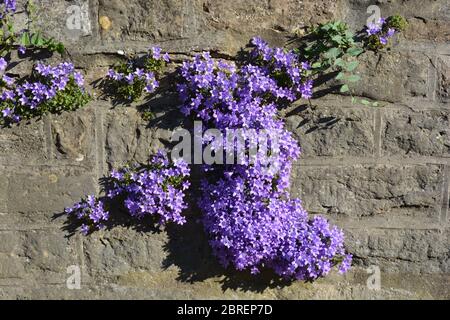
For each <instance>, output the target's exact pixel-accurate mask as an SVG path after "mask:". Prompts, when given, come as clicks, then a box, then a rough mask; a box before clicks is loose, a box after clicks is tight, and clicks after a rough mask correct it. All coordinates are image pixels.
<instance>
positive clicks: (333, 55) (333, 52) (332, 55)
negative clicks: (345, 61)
mask: <svg viewBox="0 0 450 320" xmlns="http://www.w3.org/2000/svg"><path fill="white" fill-rule="evenodd" d="M339 55H341V49H339V48H331V49H329V50H328V51H327V52H325V58H327V59H333V58H336V57H338V56H339Z"/></svg>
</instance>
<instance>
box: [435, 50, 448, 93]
mask: <svg viewBox="0 0 450 320" xmlns="http://www.w3.org/2000/svg"><path fill="white" fill-rule="evenodd" d="M438 65H439V73H438V88H437V90H438V92H437V93H438V95H439V97H440V98H441V100H444V101H449V100H450V57H448V56H440V57H439V59H438Z"/></svg>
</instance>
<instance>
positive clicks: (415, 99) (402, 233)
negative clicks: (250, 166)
mask: <svg viewBox="0 0 450 320" xmlns="http://www.w3.org/2000/svg"><path fill="white" fill-rule="evenodd" d="M19 2H21V3H22V4H23V3H25V2H26V1H19ZM35 3H36V13H35V18H34V19H33V23H34V26H35V28H40V29H42V30H43V31H44V32H45V34H47V35H48V36H53V37H55V38H57V39H58V40H61V41H63V42H64V43H66V45H67V47H68V50H69V52H70V56H66V57H65V59H71V60H72V61H73V62H74V63H75V64H76V66H77V67H79V68H81V69H82V70H83V72H84V73H85V74H86V75H87V79H88V82H89V83H90V84H91V85H90V90H91V92H94V93H95V99H94V101H92V102H91V103H90V104H89V106H87V107H86V108H83V109H81V110H79V111H77V112H72V113H64V114H62V115H49V116H46V117H44V118H43V119H36V120H33V121H30V123H27V124H25V123H24V124H21V125H20V126H16V127H13V128H3V129H1V130H0V170H1V174H0V298H133V299H139V298H162V299H164V298H279V299H285V298H290V299H300V298H344V299H350V298H431V297H434V298H447V299H448V298H449V297H450V293H449V289H448V288H449V285H450V276H449V273H450V258H449V252H450V216H449V179H450V175H449V172H450V170H449V165H450V152H449V150H450V118H449V113H450V104H449V101H450V100H449V99H450V98H449V88H450V86H449V84H450V80H449V79H450V58H449V57H450V4H449V2H448V1H445V0H441V1H431V0H427V1H419V0H410V1H399V0H392V1H377V4H378V5H379V6H380V8H381V12H382V14H383V16H388V15H390V14H395V13H400V14H402V15H404V16H405V17H406V18H407V19H408V20H409V23H410V27H409V29H408V31H407V32H405V34H404V35H402V36H401V37H400V39H399V41H398V43H396V44H395V45H394V46H393V47H392V49H391V50H390V51H388V52H384V53H381V54H374V53H366V54H364V55H363V56H362V64H361V65H360V67H359V69H358V72H359V73H360V74H361V76H362V81H361V82H359V83H358V84H357V85H356V87H355V95H357V96H361V97H368V98H372V99H376V100H379V101H381V102H382V105H383V107H377V108H374V107H367V106H363V105H358V104H354V103H352V102H351V99H350V97H345V96H338V95H327V96H325V97H323V98H320V99H317V100H314V101H313V102H312V106H304V105H302V102H301V101H300V102H298V103H296V104H294V105H293V106H292V107H291V108H289V109H288V110H285V111H284V117H285V119H286V123H287V126H288V128H289V129H290V130H291V131H292V132H293V133H294V135H295V136H296V137H297V138H298V140H299V142H300V145H301V146H302V148H303V155H302V158H301V159H300V160H299V161H298V162H297V163H296V165H295V170H294V173H293V177H292V179H293V186H292V194H293V195H296V196H299V197H301V199H302V200H303V201H304V204H305V206H306V208H307V209H308V211H309V212H310V213H312V214H322V215H325V216H327V217H328V218H329V219H330V220H332V221H333V222H335V223H337V224H338V225H339V226H341V227H342V228H344V230H345V232H346V235H347V245H348V247H349V251H350V252H351V253H353V254H354V256H355V268H353V270H352V272H350V273H349V274H348V275H346V276H340V275H338V274H335V273H333V274H332V275H331V276H330V277H328V278H326V279H321V280H319V281H317V282H316V283H314V284H309V283H308V284H305V283H301V282H296V283H293V284H285V283H278V282H274V281H271V279H272V277H271V275H270V274H263V275H261V276H260V277H256V278H252V277H250V276H248V275H246V274H240V273H237V272H232V271H226V270H223V269H222V268H221V267H220V266H219V265H218V264H217V262H216V261H215V259H214V257H212V256H211V253H210V251H209V248H208V245H207V242H206V239H205V238H204V235H203V233H202V229H201V226H199V225H198V224H196V223H195V215H197V214H198V213H196V212H191V213H189V215H191V216H192V219H190V220H191V222H189V224H188V225H187V226H186V227H185V228H181V229H180V228H177V227H168V228H167V230H163V231H161V232H158V231H156V230H152V229H151V228H148V227H146V226H142V225H133V224H127V223H123V224H119V225H118V226H117V227H115V228H113V229H112V230H107V231H102V232H97V233H95V234H93V235H92V236H90V237H83V236H81V235H80V234H78V233H75V234H73V235H72V234H71V232H70V230H68V229H70V226H68V225H67V221H66V220H65V218H64V216H60V215H59V213H61V212H62V211H63V209H64V207H65V206H67V205H70V204H72V203H73V202H75V201H78V200H79V199H80V198H81V197H82V196H84V195H86V194H89V193H98V192H100V187H99V184H98V179H99V178H101V177H102V176H104V175H105V174H106V173H107V172H108V170H109V169H111V168H112V167H117V166H119V165H121V164H124V163H125V162H127V161H129V160H140V161H143V160H145V159H146V157H147V155H148V154H149V152H152V151H156V150H157V149H159V148H161V147H163V146H164V143H165V141H167V140H168V139H169V138H170V134H171V131H172V130H173V128H176V127H177V126H180V125H182V123H183V119H182V116H181V115H180V114H179V113H178V112H177V110H176V105H177V102H176V99H175V98H174V97H156V98H155V99H153V100H152V101H150V102H148V103H147V106H150V107H151V108H152V110H154V111H155V114H156V119H154V120H152V121H150V122H149V121H144V120H142V118H141V115H140V114H139V112H138V110H139V104H137V105H134V106H128V107H125V106H116V107H113V106H112V104H111V103H110V102H109V101H108V100H107V99H105V98H103V97H102V95H101V91H100V90H99V89H97V88H96V87H95V85H94V83H95V82H96V80H98V79H100V78H101V77H103V76H104V75H105V73H106V71H107V69H108V67H109V66H110V65H111V64H112V63H114V62H115V61H118V59H119V58H120V57H119V55H117V51H118V50H126V51H130V52H143V51H145V50H146V49H147V48H148V47H150V46H151V45H160V46H161V47H162V48H163V50H166V51H169V53H171V55H172V56H173V57H174V58H175V61H177V62H179V61H181V60H183V59H187V58H189V57H190V56H192V54H193V53H195V52H198V51H202V50H207V49H209V50H213V51H214V53H215V54H216V55H217V56H220V57H222V58H230V57H232V56H233V54H234V53H236V51H237V50H239V48H241V47H243V46H245V44H246V43H247V42H248V40H249V39H250V38H251V37H252V36H254V35H260V36H262V37H263V38H265V39H266V40H268V41H269V42H270V43H271V44H273V45H283V44H284V43H285V42H286V41H287V39H288V36H289V34H290V33H291V32H292V31H294V30H296V29H298V28H301V27H303V26H307V25H310V24H314V23H318V22H325V21H328V20H331V19H342V20H344V21H346V22H348V23H349V24H350V25H351V26H352V27H353V28H356V27H361V26H362V25H363V24H364V23H365V20H366V18H367V16H368V14H367V13H366V8H367V6H368V5H370V4H373V3H372V2H370V1H358V0H340V1H330V0H321V1H312V0H308V1H296V0H274V1H257V0H246V1H215V0H214V1H212V0H210V1H207V0H203V1H200V0H194V1H188V0H164V1H153V0H152V1H149V0H128V1H122V0H91V1H87V0H84V1H81V0H80V1H62V0H57V1H56V0H53V1H50V0H41V1H37V0H36V1H35ZM71 5H75V6H78V8H80V12H81V13H82V14H81V20H80V22H81V26H82V28H81V30H70V29H69V28H68V25H67V19H68V17H69V16H70V15H71V14H73V13H74V11H71V12H68V11H67V10H68V7H69V6H71ZM73 8H74V7H72V8H69V11H70V10H73ZM75 9H76V8H75ZM75 13H76V11H75ZM105 17H108V18H105ZM16 18H17V24H18V25H22V26H24V25H25V24H26V23H27V22H29V20H30V17H29V15H28V14H27V13H26V12H21V13H19V14H18V15H17V17H16ZM71 21H72V24H73V23H75V24H76V22H77V21H76V20H71ZM32 58H33V57H28V59H26V60H25V61H21V62H20V63H19V64H18V65H17V66H16V67H15V69H14V72H16V73H17V74H22V73H24V72H26V70H28V68H30V66H31V65H32V63H33V61H32ZM59 59H60V58H59V57H56V56H54V57H51V58H47V61H48V62H55V61H58V60H59ZM71 265H77V266H80V267H81V271H82V274H81V275H82V287H81V289H80V290H69V289H68V288H67V287H66V279H67V278H68V276H70V274H68V273H67V267H68V266H71ZM369 265H376V266H378V267H380V268H381V290H379V291H376V290H370V289H369V288H367V286H366V280H367V278H368V276H369V275H368V274H367V273H366V268H367V266H369Z"/></svg>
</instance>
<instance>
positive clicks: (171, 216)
mask: <svg viewBox="0 0 450 320" xmlns="http://www.w3.org/2000/svg"><path fill="white" fill-rule="evenodd" d="M189 174H190V170H189V167H188V165H187V163H185V162H184V161H182V160H178V161H174V162H172V163H171V162H170V161H169V160H168V159H167V156H166V155H165V154H163V153H162V152H158V153H157V154H156V155H154V156H152V157H151V158H150V160H149V162H148V163H147V164H145V165H137V164H136V165H132V166H126V167H124V168H122V169H120V170H114V171H112V172H111V175H110V184H109V185H108V186H107V188H106V190H105V191H106V197H105V198H104V199H102V200H100V199H95V197H94V196H89V197H88V198H87V200H83V201H81V202H80V203H77V204H75V205H74V206H73V207H70V208H67V209H66V213H68V214H72V215H75V216H76V217H77V218H78V219H79V220H81V221H82V222H83V226H82V231H83V233H85V234H86V233H89V232H92V231H94V230H96V229H101V228H103V226H104V223H105V221H107V220H108V219H109V213H108V212H107V211H105V210H104V207H105V202H109V201H112V200H119V201H121V202H122V203H123V205H124V207H125V208H126V209H127V211H128V213H129V214H130V215H131V216H132V217H133V218H137V219H142V218H144V217H146V216H156V217H158V218H159V223H160V224H166V223H167V222H174V223H176V224H180V225H182V224H184V223H185V222H186V219H185V217H184V216H182V211H183V210H184V209H186V207H187V206H186V203H185V200H184V197H185V192H186V190H187V189H188V188H189V185H190V184H189V182H188V181H187V180H186V177H188V176H189ZM86 221H87V222H86Z"/></svg>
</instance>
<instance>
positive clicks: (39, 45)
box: [20, 31, 65, 55]
mask: <svg viewBox="0 0 450 320" xmlns="http://www.w3.org/2000/svg"><path fill="white" fill-rule="evenodd" d="M20 44H21V45H22V46H24V47H26V48H28V49H47V50H48V51H50V52H58V53H59V54H61V55H62V54H63V53H64V51H65V47H64V44H62V43H61V42H58V41H56V40H55V39H53V38H50V39H47V38H44V37H43V36H42V34H41V33H40V32H36V33H30V32H28V31H27V32H24V33H23V34H22V37H21V38H20Z"/></svg>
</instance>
